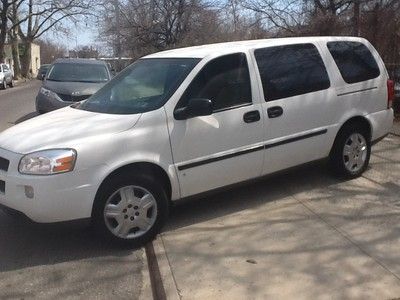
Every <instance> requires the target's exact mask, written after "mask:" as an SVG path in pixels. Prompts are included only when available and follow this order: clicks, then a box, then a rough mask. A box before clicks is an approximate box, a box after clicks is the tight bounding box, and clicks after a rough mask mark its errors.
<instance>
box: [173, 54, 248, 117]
mask: <svg viewBox="0 0 400 300" xmlns="http://www.w3.org/2000/svg"><path fill="white" fill-rule="evenodd" d="M193 98H205V99H209V100H211V101H212V102H213V109H214V111H217V110H221V109H226V108H230V107H234V106H238V105H242V104H246V103H251V102H252V97H251V85H250V74H249V68H248V65H247V59H246V55H245V54H244V53H236V54H230V55H225V56H222V57H218V58H216V59H214V60H212V61H210V62H209V63H208V64H206V65H205V66H204V68H203V69H202V70H201V71H200V72H199V73H198V74H197V76H196V77H195V78H194V79H193V81H192V82H191V84H190V85H189V87H188V88H187V90H186V91H185V93H184V94H183V96H182V98H181V100H180V102H179V104H178V107H184V106H186V104H187V102H188V101H189V100H190V99H193Z"/></svg>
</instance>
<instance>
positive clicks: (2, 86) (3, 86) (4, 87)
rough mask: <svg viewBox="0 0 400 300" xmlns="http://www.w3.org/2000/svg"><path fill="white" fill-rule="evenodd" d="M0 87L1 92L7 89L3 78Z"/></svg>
mask: <svg viewBox="0 0 400 300" xmlns="http://www.w3.org/2000/svg"><path fill="white" fill-rule="evenodd" d="M0 87H1V89H2V90H5V89H6V88H7V81H6V79H5V78H4V80H3V82H2V83H1V86H0Z"/></svg>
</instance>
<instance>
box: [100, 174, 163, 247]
mask: <svg viewBox="0 0 400 300" xmlns="http://www.w3.org/2000/svg"><path fill="white" fill-rule="evenodd" d="M167 216H168V199H167V196H166V193H165V191H164V189H163V188H162V187H161V186H160V185H159V184H158V183H157V182H156V180H155V179H154V178H152V177H150V176H147V175H131V174H120V175H117V176H114V177H112V178H111V179H109V180H107V182H105V183H104V184H103V185H102V187H101V188H100V189H99V191H98V193H97V196H96V199H95V203H94V207H93V213H92V220H93V225H94V227H95V230H96V231H97V232H98V233H99V234H100V235H101V236H102V237H104V238H106V239H107V240H108V241H110V242H112V243H116V244H119V245H122V246H132V247H139V246H143V245H144V244H145V243H147V242H149V241H151V240H152V239H153V238H154V237H155V235H156V234H157V233H158V232H159V231H160V230H161V228H162V226H163V225H164V223H165V221H166V219H167Z"/></svg>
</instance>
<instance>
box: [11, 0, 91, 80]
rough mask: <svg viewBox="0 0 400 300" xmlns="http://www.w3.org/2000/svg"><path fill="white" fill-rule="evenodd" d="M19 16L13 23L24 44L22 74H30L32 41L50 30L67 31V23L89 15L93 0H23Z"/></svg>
mask: <svg viewBox="0 0 400 300" xmlns="http://www.w3.org/2000/svg"><path fill="white" fill-rule="evenodd" d="M20 2H21V5H20V10H19V18H18V20H17V21H16V22H15V23H13V24H12V28H17V31H18V35H19V37H20V39H21V41H22V43H23V45H24V51H23V53H22V57H21V63H22V75H23V76H28V75H29V72H30V70H29V66H30V63H31V54H30V53H31V47H32V43H33V42H34V41H35V40H36V39H38V38H40V37H41V36H42V35H43V34H45V33H46V32H48V31H49V30H53V29H54V30H57V31H59V32H63V33H65V32H66V31H67V27H66V23H65V21H68V22H77V21H78V17H79V16H83V15H89V14H90V10H89V9H90V7H91V3H92V0H58V1H52V0H21V1H20Z"/></svg>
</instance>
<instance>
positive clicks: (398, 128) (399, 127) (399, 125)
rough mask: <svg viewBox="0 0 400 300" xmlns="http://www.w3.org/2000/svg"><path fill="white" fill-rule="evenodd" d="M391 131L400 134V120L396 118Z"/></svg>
mask: <svg viewBox="0 0 400 300" xmlns="http://www.w3.org/2000/svg"><path fill="white" fill-rule="evenodd" d="M391 132H392V133H394V134H397V135H400V120H395V122H394V123H393V127H392V130H391Z"/></svg>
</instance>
